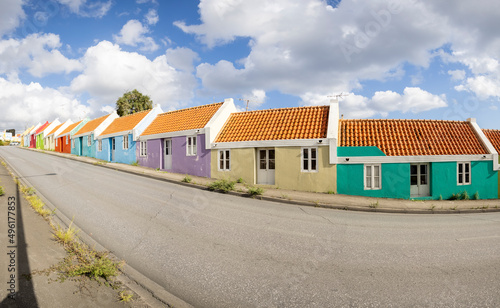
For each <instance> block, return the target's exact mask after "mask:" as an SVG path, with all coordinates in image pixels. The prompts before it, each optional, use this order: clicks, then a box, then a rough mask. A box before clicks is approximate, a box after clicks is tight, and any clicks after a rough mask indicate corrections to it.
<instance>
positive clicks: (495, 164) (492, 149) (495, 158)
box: [467, 118, 500, 170]
mask: <svg viewBox="0 0 500 308" xmlns="http://www.w3.org/2000/svg"><path fill="white" fill-rule="evenodd" d="M467 121H468V122H469V123H470V125H471V126H472V128H473V129H474V132H475V133H476V136H477V137H478V138H479V140H480V141H481V143H482V144H483V145H484V147H485V148H486V149H487V150H488V153H490V154H492V155H493V170H500V168H499V163H498V153H497V151H496V150H495V147H494V146H493V144H491V141H490V140H489V139H488V137H486V135H485V134H484V133H483V130H482V129H481V128H480V127H479V125H478V124H477V122H476V119H475V118H468V119H467Z"/></svg>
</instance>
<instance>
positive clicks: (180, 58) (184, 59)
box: [167, 47, 200, 72]
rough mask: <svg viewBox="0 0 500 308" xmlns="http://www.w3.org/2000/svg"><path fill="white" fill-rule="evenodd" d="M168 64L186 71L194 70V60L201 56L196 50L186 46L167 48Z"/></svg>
mask: <svg viewBox="0 0 500 308" xmlns="http://www.w3.org/2000/svg"><path fill="white" fill-rule="evenodd" d="M167 59H168V64H170V65H171V66H172V67H174V68H176V69H179V70H183V71H186V72H193V71H194V64H193V62H194V61H199V60H200V57H199V56H198V54H197V53H196V52H194V51H192V50H191V49H189V48H185V47H177V48H174V49H172V48H170V49H168V50H167Z"/></svg>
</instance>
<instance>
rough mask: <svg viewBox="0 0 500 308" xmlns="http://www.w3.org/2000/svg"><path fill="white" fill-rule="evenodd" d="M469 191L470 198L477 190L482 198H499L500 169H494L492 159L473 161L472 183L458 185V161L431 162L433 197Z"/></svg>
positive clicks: (449, 195) (447, 196)
mask: <svg viewBox="0 0 500 308" xmlns="http://www.w3.org/2000/svg"><path fill="white" fill-rule="evenodd" d="M463 191H467V193H468V195H469V197H470V198H472V197H473V195H474V194H475V193H476V192H477V193H478V194H479V198H480V199H496V198H498V171H494V170H493V162H492V161H472V162H471V184H470V185H457V163H456V162H443V163H432V164H431V195H432V199H438V198H439V196H442V198H443V199H449V198H450V197H451V195H452V194H456V193H461V192H463Z"/></svg>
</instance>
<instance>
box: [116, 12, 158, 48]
mask: <svg viewBox="0 0 500 308" xmlns="http://www.w3.org/2000/svg"><path fill="white" fill-rule="evenodd" d="M147 33H149V29H148V28H147V27H144V26H143V25H142V23H141V22H140V21H138V20H135V19H132V20H129V21H128V22H127V23H126V24H125V25H124V26H123V28H122V29H121V30H120V34H119V35H114V36H113V38H114V39H115V41H116V42H117V43H118V44H124V45H128V46H134V47H135V46H137V45H142V46H141V47H140V49H141V50H143V51H155V50H157V49H158V48H159V46H158V45H157V44H156V43H155V41H154V39H153V38H152V37H147V36H146V34H147Z"/></svg>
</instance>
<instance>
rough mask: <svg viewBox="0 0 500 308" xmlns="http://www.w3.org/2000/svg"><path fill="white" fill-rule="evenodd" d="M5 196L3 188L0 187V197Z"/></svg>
mask: <svg viewBox="0 0 500 308" xmlns="http://www.w3.org/2000/svg"><path fill="white" fill-rule="evenodd" d="M4 194H5V192H4V190H3V186H0V196H3V195H4Z"/></svg>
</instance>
